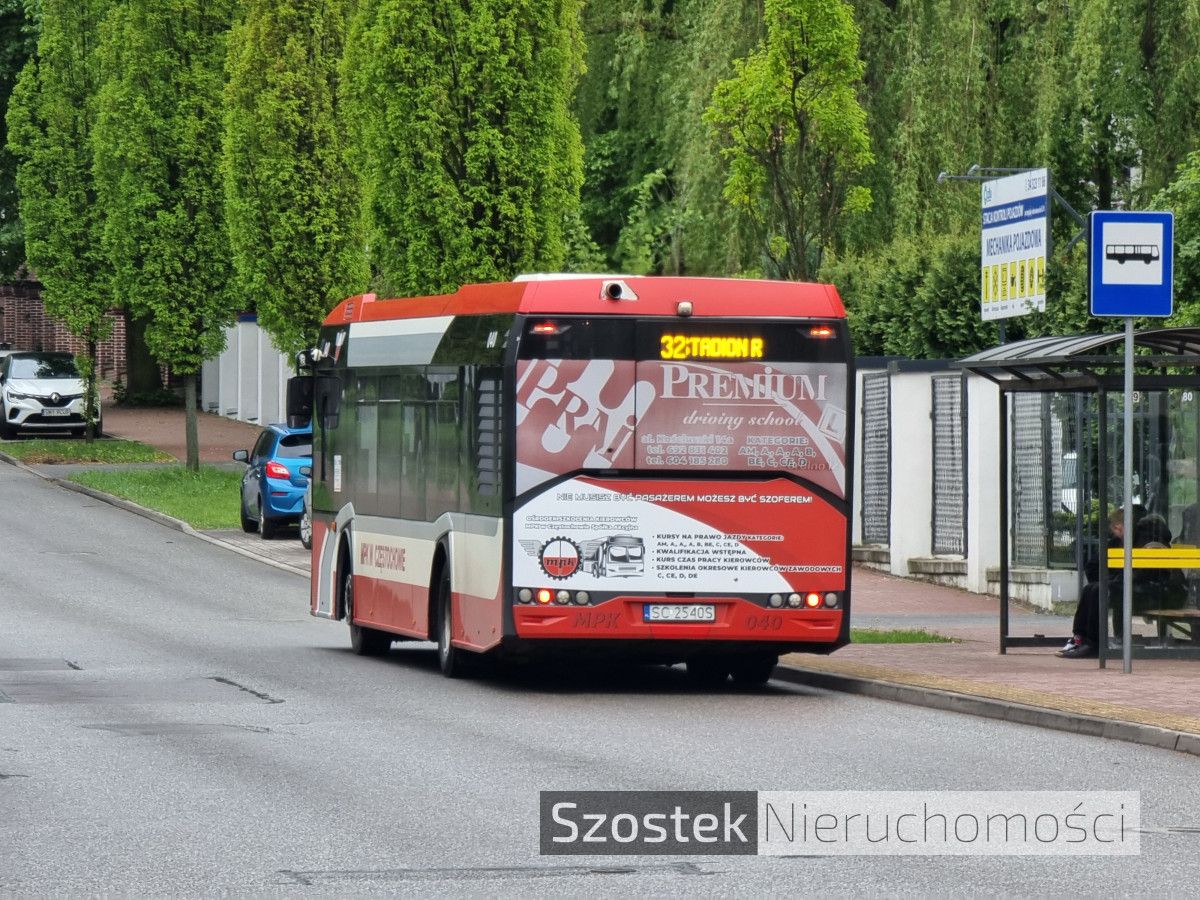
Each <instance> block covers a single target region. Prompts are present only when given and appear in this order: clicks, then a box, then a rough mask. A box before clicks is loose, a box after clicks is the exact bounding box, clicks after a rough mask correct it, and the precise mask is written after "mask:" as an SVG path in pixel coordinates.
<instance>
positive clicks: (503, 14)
mask: <svg viewBox="0 0 1200 900" xmlns="http://www.w3.org/2000/svg"><path fill="white" fill-rule="evenodd" d="M347 47H348V49H347V53H346V63H345V70H344V71H345V74H346V83H347V88H348V98H349V103H350V108H349V112H350V115H349V116H348V117H347V118H348V121H349V122H351V123H353V126H354V129H355V134H356V137H357V146H358V156H357V163H358V168H359V170H360V171H361V173H362V176H363V179H364V201H365V203H366V209H367V213H368V222H369V239H370V247H371V256H372V265H373V268H374V274H375V278H376V283H377V285H378V286H379V288H380V289H381V290H383V291H387V292H393V291H394V292H397V293H401V294H410V295H411V294H423V293H428V292H437V291H446V290H454V289H455V288H456V287H458V286H459V285H460V284H463V283H464V282H470V281H489V280H497V279H506V278H510V277H511V276H513V275H515V274H517V273H519V272H521V271H528V270H537V269H555V268H558V267H560V266H561V265H562V264H563V260H564V254H565V250H566V246H565V236H564V226H565V224H566V223H567V222H568V221H569V220H570V218H571V217H572V216H573V214H574V212H575V211H576V209H577V207H578V202H579V199H578V198H579V187H580V183H581V180H582V146H581V142H580V139H579V128H578V125H577V123H576V121H575V119H574V117H573V116H572V114H571V111H570V101H571V97H572V94H573V91H574V87H575V84H576V81H577V79H578V77H579V74H580V71H581V66H582V47H581V36H580V28H579V0H465V2H462V3H443V4H430V3H423V2H414V0H361V5H360V9H359V13H358V15H357V16H356V18H355V23H354V28H353V30H352V34H351V39H350V41H349V42H348V44H347Z"/></svg>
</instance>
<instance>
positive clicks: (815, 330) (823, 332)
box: [808, 325, 834, 338]
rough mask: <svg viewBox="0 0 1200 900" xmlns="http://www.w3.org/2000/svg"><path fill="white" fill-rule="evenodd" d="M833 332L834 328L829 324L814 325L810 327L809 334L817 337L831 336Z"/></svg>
mask: <svg viewBox="0 0 1200 900" xmlns="http://www.w3.org/2000/svg"><path fill="white" fill-rule="evenodd" d="M833 333H834V332H833V328H831V327H830V326H828V325H814V326H813V327H812V328H810V329H808V336H809V337H815V338H831V337H833Z"/></svg>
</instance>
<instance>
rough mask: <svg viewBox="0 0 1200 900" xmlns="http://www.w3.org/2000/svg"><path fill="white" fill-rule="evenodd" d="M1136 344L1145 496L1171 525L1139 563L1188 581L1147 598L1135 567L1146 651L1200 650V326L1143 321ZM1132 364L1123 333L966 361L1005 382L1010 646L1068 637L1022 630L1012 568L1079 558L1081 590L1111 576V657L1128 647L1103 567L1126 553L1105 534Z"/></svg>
mask: <svg viewBox="0 0 1200 900" xmlns="http://www.w3.org/2000/svg"><path fill="white" fill-rule="evenodd" d="M1134 342H1135V354H1134V368H1135V371H1134V393H1133V398H1132V403H1133V421H1134V439H1133V447H1134V450H1133V453H1134V460H1133V472H1134V476H1133V502H1134V503H1135V504H1137V506H1139V507H1140V508H1141V509H1140V511H1139V512H1140V514H1142V515H1156V516H1160V517H1161V518H1162V520H1164V521H1165V522H1166V523H1167V526H1168V527H1169V529H1170V536H1171V541H1170V543H1169V544H1168V545H1167V548H1165V549H1161V550H1158V549H1156V550H1154V551H1148V550H1140V551H1139V550H1136V549H1135V552H1134V564H1135V566H1142V565H1144V566H1154V567H1158V568H1161V569H1166V570H1167V571H1165V572H1162V573H1159V574H1158V575H1157V576H1156V577H1166V578H1170V579H1171V583H1172V584H1173V585H1177V586H1178V590H1173V591H1172V593H1171V598H1172V599H1170V600H1169V601H1157V602H1154V603H1152V607H1153V608H1149V607H1146V606H1145V605H1144V604H1142V605H1141V607H1140V609H1139V597H1138V594H1137V590H1138V588H1137V586H1138V584H1139V580H1138V579H1139V575H1138V573H1137V571H1136V570H1135V576H1134V585H1135V597H1134V622H1135V627H1134V629H1133V634H1134V655H1135V656H1136V657H1140V658H1147V657H1163V656H1168V657H1183V656H1187V657H1193V656H1194V657H1197V658H1200V640H1198V638H1200V635H1197V631H1198V630H1200V608H1198V607H1200V603H1198V599H1200V561H1198V560H1200V551H1198V550H1195V549H1194V548H1196V547H1198V546H1200V496H1198V493H1197V485H1198V484H1200V328H1157V329H1152V330H1147V331H1141V332H1137V333H1136V334H1135V336H1134ZM1124 364H1125V361H1124V334H1093V335H1078V336H1073V337H1042V338H1031V339H1028V340H1024V341H1018V342H1015V343H1012V344H1004V345H1001V346H998V347H993V348H992V349H990V350H985V351H983V352H981V353H977V354H975V355H973V356H969V357H967V358H965V359H962V360H960V361H959V363H958V365H959V366H960V367H961V368H962V369H964V370H966V371H968V372H973V373H976V374H978V375H980V376H982V377H984V378H987V379H989V380H990V381H992V382H994V383H995V384H996V385H997V386H998V388H999V391H998V395H999V409H998V414H999V435H1000V448H999V450H1000V452H999V459H1000V466H999V472H998V473H997V475H998V478H997V480H998V483H999V491H1000V496H999V519H1000V522H999V524H1000V528H999V533H1000V548H999V550H1000V554H999V555H1000V572H999V586H1000V652H1001V653H1005V652H1006V651H1007V650H1008V648H1010V647H1028V646H1056V645H1061V644H1062V643H1064V642H1065V641H1066V640H1067V638H1068V637H1069V636H1070V635H1069V634H1061V635H1046V634H1040V633H1035V634H1013V633H1011V631H1010V627H1009V626H1010V615H1009V613H1010V602H1011V584H1012V574H1013V569H1014V566H1015V567H1018V568H1019V567H1022V566H1039V565H1040V566H1045V567H1047V568H1050V569H1054V568H1058V569H1061V570H1064V574H1065V572H1066V571H1069V570H1072V569H1073V570H1074V572H1075V575H1076V579H1077V587H1078V588H1080V589H1081V588H1082V586H1083V584H1084V582H1085V580H1086V579H1087V578H1088V577H1089V572H1090V574H1091V576H1092V577H1099V585H1100V589H1099V593H1100V623H1101V625H1100V643H1099V658H1100V665H1101V667H1103V666H1104V664H1105V658H1106V656H1112V655H1114V652H1115V653H1116V655H1119V651H1113V650H1112V649H1111V648H1110V647H1109V641H1108V635H1109V631H1110V618H1111V617H1110V613H1109V610H1110V609H1113V608H1115V609H1116V610H1117V611H1118V612H1117V616H1116V618H1117V619H1118V620H1119V618H1120V612H1119V610H1120V608H1121V603H1122V597H1121V593H1120V591H1119V590H1114V591H1112V592H1111V593H1113V594H1114V595H1115V596H1113V597H1110V596H1108V594H1109V593H1110V592H1109V591H1108V590H1107V587H1108V583H1109V579H1108V578H1107V577H1104V576H1106V575H1107V571H1106V564H1107V565H1111V566H1113V567H1114V568H1117V567H1120V566H1122V565H1123V554H1120V553H1119V552H1118V553H1115V554H1111V555H1112V557H1113V561H1112V562H1109V561H1108V557H1109V556H1110V553H1109V552H1108V551H1107V535H1108V521H1109V515H1110V513H1111V512H1112V511H1113V510H1115V509H1117V508H1119V507H1120V506H1121V505H1122V504H1123V502H1124V496H1123V484H1122V482H1123V471H1124V459H1123V453H1124V449H1123V435H1122V434H1121V430H1122V423H1123V415H1124V403H1125V394H1124V372H1125V369H1124ZM1135 534H1136V530H1135ZM1154 546H1156V547H1157V546H1160V543H1158V542H1156V544H1155V545H1154ZM1163 607H1169V608H1163ZM1064 611H1066V610H1064ZM1066 631H1068V632H1069V631H1070V628H1069V627H1068V628H1067V629H1066Z"/></svg>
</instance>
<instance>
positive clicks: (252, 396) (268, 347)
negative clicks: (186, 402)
mask: <svg viewBox="0 0 1200 900" xmlns="http://www.w3.org/2000/svg"><path fill="white" fill-rule="evenodd" d="M201 372H202V384H201V391H200V399H201V408H202V409H204V410H208V411H210V412H215V413H218V414H220V415H223V416H228V417H229V418H233V419H240V420H242V421H243V422H254V423H257V424H261V425H268V424H270V423H272V422H282V421H283V420H284V409H285V397H286V392H287V379H288V378H289V377H290V375H291V364H290V361H289V359H288V357H286V356H285V355H284V354H282V353H280V352H279V351H278V350H276V349H275V345H274V344H273V343H272V341H271V338H270V336H269V335H268V334H267V333H266V332H265V331H263V330H262V329H261V328H259V327H258V323H257V322H255V321H254V320H252V319H247V320H244V321H241V322H238V323H237V324H236V325H234V326H231V327H229V328H227V329H225V349H224V350H223V351H221V353H220V355H219V356H217V357H216V358H215V359H211V360H207V361H205V363H204V366H203V368H202V370H201Z"/></svg>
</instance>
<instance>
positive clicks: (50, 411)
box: [42, 406, 71, 416]
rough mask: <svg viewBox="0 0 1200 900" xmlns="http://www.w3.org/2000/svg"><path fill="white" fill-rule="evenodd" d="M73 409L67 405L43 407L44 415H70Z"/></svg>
mask: <svg viewBox="0 0 1200 900" xmlns="http://www.w3.org/2000/svg"><path fill="white" fill-rule="evenodd" d="M70 414H71V411H70V410H69V409H67V408H66V407H65V406H49V407H46V406H44V407H42V415H43V416H69V415H70Z"/></svg>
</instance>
